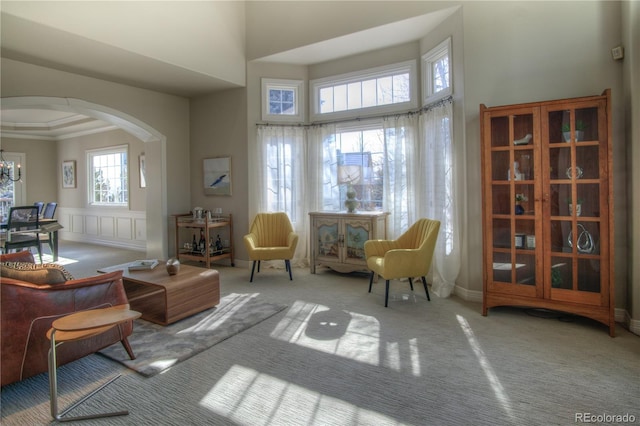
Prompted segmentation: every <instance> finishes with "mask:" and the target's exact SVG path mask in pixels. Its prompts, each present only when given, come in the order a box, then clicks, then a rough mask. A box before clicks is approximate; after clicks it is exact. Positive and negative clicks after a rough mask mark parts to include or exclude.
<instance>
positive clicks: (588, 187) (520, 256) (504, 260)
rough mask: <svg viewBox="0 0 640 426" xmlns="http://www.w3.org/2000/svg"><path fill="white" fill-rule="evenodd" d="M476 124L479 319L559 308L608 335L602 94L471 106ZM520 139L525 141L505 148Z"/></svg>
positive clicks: (611, 323) (609, 164)
mask: <svg viewBox="0 0 640 426" xmlns="http://www.w3.org/2000/svg"><path fill="white" fill-rule="evenodd" d="M480 123H481V139H482V166H481V170H482V171H483V173H482V187H483V191H482V207H483V233H484V235H485V238H484V250H483V269H484V273H483V309H482V313H483V315H487V313H488V310H489V309H490V308H493V307H496V306H504V305H512V306H528V307H538V308H547V309H554V310H562V311H565V312H570V313H574V314H577V315H582V316H586V317H589V318H592V319H595V320H597V321H599V322H601V323H603V324H605V325H607V326H608V327H609V334H610V335H611V336H613V335H614V331H615V318H614V306H615V305H614V273H613V260H612V255H611V254H612V253H613V247H614V242H613V235H614V233H613V225H614V224H613V184H612V182H613V177H612V170H613V161H612V146H611V143H610V140H611V93H610V90H606V91H605V92H604V93H603V94H602V95H600V96H588V97H582V98H574V99H562V100H556V101H545V102H532V103H528V104H518V105H513V106H511V105H506V106H498V107H492V108H488V107H486V106H484V105H481V106H480ZM526 134H531V135H532V137H531V138H528V139H529V140H528V141H527V144H522V145H515V142H514V141H519V140H520V139H522V138H523V137H524V135H526ZM510 141H511V142H510ZM516 195H518V197H517V198H518V199H519V200H520V199H522V198H524V201H519V204H520V206H521V207H522V208H520V207H519V208H518V210H517V211H518V213H521V214H516V208H515V205H516ZM571 200H576V201H577V200H579V202H577V203H575V205H574V203H572V202H571ZM522 210H524V212H523V211H522Z"/></svg>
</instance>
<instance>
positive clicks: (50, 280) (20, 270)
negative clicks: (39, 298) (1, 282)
mask: <svg viewBox="0 0 640 426" xmlns="http://www.w3.org/2000/svg"><path fill="white" fill-rule="evenodd" d="M0 275H1V276H3V277H6V278H13V279H15V280H21V281H27V282H30V283H33V284H61V283H64V282H65V281H68V280H72V279H73V276H72V275H71V274H70V273H69V271H67V270H66V269H64V267H62V266H60V265H57V264H55V263H44V264H42V265H40V264H37V263H30V262H2V263H0Z"/></svg>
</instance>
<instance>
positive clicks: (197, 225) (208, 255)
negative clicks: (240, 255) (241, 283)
mask: <svg viewBox="0 0 640 426" xmlns="http://www.w3.org/2000/svg"><path fill="white" fill-rule="evenodd" d="M173 217H174V218H175V221H176V257H177V258H178V260H180V261H181V262H182V261H184V260H192V261H198V262H204V263H205V265H206V267H207V268H210V267H211V262H215V261H218V260H222V259H230V261H231V266H235V264H234V260H233V259H234V258H233V218H232V216H231V215H230V214H229V215H222V216H220V217H218V218H209V217H208V216H207V217H205V218H204V219H194V218H193V215H192V214H191V213H187V214H178V215H173ZM187 231H189V232H188V233H187ZM201 232H202V234H203V236H204V239H205V242H206V249H203V248H201V247H197V248H194V247H193V244H192V242H193V239H194V238H195V240H196V242H197V243H199V242H200V233H201ZM219 234H223V236H222V237H221V239H222V238H224V239H223V240H222V241H226V242H227V243H225V244H223V246H222V247H221V248H218V247H216V246H215V243H216V239H217V236H218V235H219ZM227 237H228V239H227ZM186 244H191V245H190V246H187V245H186Z"/></svg>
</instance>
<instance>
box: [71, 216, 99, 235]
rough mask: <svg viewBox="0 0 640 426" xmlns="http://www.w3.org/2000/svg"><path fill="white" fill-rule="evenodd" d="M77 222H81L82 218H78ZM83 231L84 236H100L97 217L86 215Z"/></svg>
mask: <svg viewBox="0 0 640 426" xmlns="http://www.w3.org/2000/svg"><path fill="white" fill-rule="evenodd" d="M78 218H79V219H78V220H82V218H83V216H78ZM84 229H85V231H84V232H85V234H87V235H100V233H99V232H98V216H93V215H87V216H84ZM73 232H80V233H82V230H80V231H76V230H74V231H73Z"/></svg>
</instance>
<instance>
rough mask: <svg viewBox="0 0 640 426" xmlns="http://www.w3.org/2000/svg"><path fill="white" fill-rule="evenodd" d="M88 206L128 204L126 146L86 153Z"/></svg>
mask: <svg viewBox="0 0 640 426" xmlns="http://www.w3.org/2000/svg"><path fill="white" fill-rule="evenodd" d="M87 165H88V167H87V170H88V171H89V173H88V175H89V204H92V205H112V206H126V205H128V203H129V179H128V176H129V172H128V169H129V166H128V160H127V146H126V145H125V146H117V147H112V148H107V149H99V150H92V151H88V152H87Z"/></svg>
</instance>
